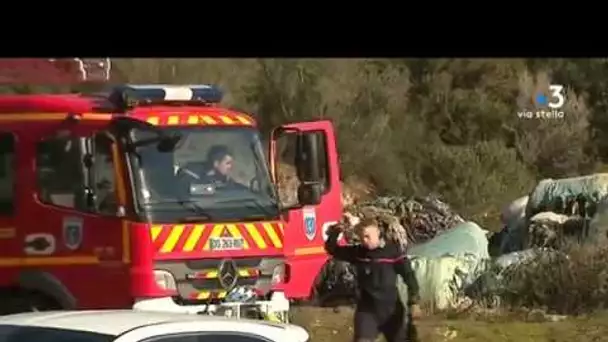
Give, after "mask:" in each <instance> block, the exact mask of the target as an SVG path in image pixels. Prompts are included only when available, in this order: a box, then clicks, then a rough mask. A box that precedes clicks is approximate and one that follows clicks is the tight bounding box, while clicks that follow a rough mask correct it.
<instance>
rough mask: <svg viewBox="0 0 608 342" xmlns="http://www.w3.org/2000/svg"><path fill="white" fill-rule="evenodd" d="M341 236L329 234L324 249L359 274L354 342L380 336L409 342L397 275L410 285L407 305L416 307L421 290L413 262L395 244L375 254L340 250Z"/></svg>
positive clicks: (358, 247)
mask: <svg viewBox="0 0 608 342" xmlns="http://www.w3.org/2000/svg"><path fill="white" fill-rule="evenodd" d="M338 235H339V232H338V231H332V232H330V233H329V234H328V238H327V241H326V242H325V249H326V251H327V253H329V254H330V255H332V256H333V257H334V258H336V259H338V260H342V261H346V262H349V263H351V264H353V265H354V266H355V268H356V270H357V285H358V288H359V298H358V300H357V309H356V313H355V341H370V342H373V341H375V340H376V338H377V336H378V335H379V334H380V333H382V334H383V335H384V337H385V339H386V341H387V342H400V341H406V340H407V329H406V310H405V308H404V306H403V303H402V302H401V300H400V297H399V293H398V291H397V275H400V276H401V277H402V279H403V281H404V282H405V284H406V285H407V288H408V303H407V305H408V306H410V305H413V304H416V303H417V302H418V300H419V292H418V290H419V288H418V281H417V280H416V276H415V273H414V270H413V269H412V265H411V263H410V260H409V259H408V258H407V256H406V255H405V254H404V253H403V252H402V251H401V249H400V248H399V246H397V245H396V244H391V243H386V244H385V245H384V246H382V247H379V248H376V249H373V250H370V249H367V248H365V247H363V246H361V245H355V246H338Z"/></svg>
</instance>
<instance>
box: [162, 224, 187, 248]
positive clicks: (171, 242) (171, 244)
mask: <svg viewBox="0 0 608 342" xmlns="http://www.w3.org/2000/svg"><path fill="white" fill-rule="evenodd" d="M183 232H184V225H183V224H180V225H176V226H174V227H173V229H171V233H170V234H169V237H168V238H167V240H165V243H163V246H162V247H161V249H160V252H161V253H169V252H172V251H173V248H175V245H176V244H177V241H178V240H179V238H180V236H182V233H183Z"/></svg>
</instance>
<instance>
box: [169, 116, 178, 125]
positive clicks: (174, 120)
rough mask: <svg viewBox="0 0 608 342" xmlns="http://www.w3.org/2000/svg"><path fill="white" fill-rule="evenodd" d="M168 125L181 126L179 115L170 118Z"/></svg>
mask: <svg viewBox="0 0 608 342" xmlns="http://www.w3.org/2000/svg"><path fill="white" fill-rule="evenodd" d="M167 124H168V125H178V124H179V116H177V115H172V116H170V117H169V120H167Z"/></svg>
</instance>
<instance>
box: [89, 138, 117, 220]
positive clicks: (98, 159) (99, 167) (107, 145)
mask: <svg viewBox="0 0 608 342" xmlns="http://www.w3.org/2000/svg"><path fill="white" fill-rule="evenodd" d="M113 147H114V141H113V140H112V139H111V138H110V137H109V136H108V135H106V134H105V133H99V134H97V135H95V139H94V147H93V149H94V150H95V152H94V158H93V177H94V179H93V183H94V189H93V190H94V191H95V195H96V196H95V199H96V201H97V203H96V208H97V210H98V212H99V213H101V214H107V215H115V214H116V212H117V210H118V199H117V197H116V191H115V189H116V176H115V173H114V158H113V154H112V148H113Z"/></svg>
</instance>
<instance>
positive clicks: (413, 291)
mask: <svg viewBox="0 0 608 342" xmlns="http://www.w3.org/2000/svg"><path fill="white" fill-rule="evenodd" d="M395 272H396V273H397V274H399V275H400V276H401V278H402V279H403V282H404V283H405V285H406V286H407V302H408V303H407V304H408V305H416V304H418V301H419V300H420V287H419V286H418V279H416V273H415V272H414V269H413V268H412V263H411V261H410V259H409V258H408V257H407V256H406V255H403V256H401V258H400V259H399V260H398V261H397V262H396V263H395Z"/></svg>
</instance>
